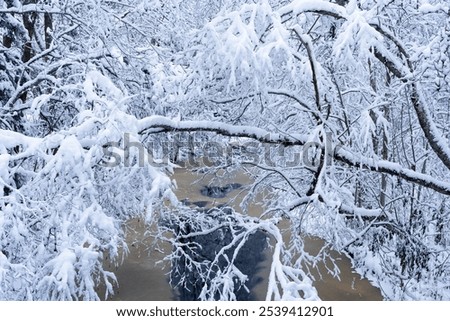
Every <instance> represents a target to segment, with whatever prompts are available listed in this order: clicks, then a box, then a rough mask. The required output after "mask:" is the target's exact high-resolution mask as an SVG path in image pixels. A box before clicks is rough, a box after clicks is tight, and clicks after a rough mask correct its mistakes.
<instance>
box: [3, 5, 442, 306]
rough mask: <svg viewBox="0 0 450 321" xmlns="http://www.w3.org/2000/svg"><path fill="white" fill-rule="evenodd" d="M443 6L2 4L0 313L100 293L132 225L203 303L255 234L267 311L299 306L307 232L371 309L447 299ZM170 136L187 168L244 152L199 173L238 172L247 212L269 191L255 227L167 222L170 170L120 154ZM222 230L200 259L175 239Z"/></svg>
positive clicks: (251, 221)
mask: <svg viewBox="0 0 450 321" xmlns="http://www.w3.org/2000/svg"><path fill="white" fill-rule="evenodd" d="M449 10H450V9H449V6H448V4H447V3H446V2H445V1H441V2H439V1H416V0H410V1H397V0H393V1H381V0H380V1H375V0H373V1H372V0H350V1H337V3H336V2H329V1H317V0H314V1H312V0H292V1H275V0H270V1H269V0H261V1H237V0H235V1H221V2H217V1H207V0H204V1H178V0H171V1H165V2H160V1H140V0H126V1H86V2H77V1H72V0H70V1H65V2H60V1H53V0H48V1H39V0H24V1H19V0H12V1H0V35H1V37H2V44H1V45H0V52H1V55H0V104H1V107H0V153H1V155H0V299H17V300H24V299H44V300H45V299H54V300H68V299H86V300H90V299H99V296H98V294H97V291H96V290H97V287H98V285H99V284H106V285H107V286H106V289H107V291H106V295H109V294H111V291H112V284H113V283H114V281H115V277H114V274H113V273H111V272H109V271H107V270H105V268H104V266H103V265H102V262H103V260H104V258H105V257H110V258H112V259H117V258H118V256H119V253H122V251H121V249H125V250H126V244H125V242H124V226H125V225H126V221H127V220H128V219H130V218H131V217H134V216H140V215H143V216H144V217H145V218H146V220H147V222H148V224H155V225H156V226H157V227H158V228H159V231H160V233H159V235H160V236H161V237H162V236H164V238H167V235H172V238H169V241H170V242H171V243H172V245H173V248H174V251H173V253H171V254H170V258H171V259H173V260H175V261H176V260H182V261H183V262H189V264H188V268H190V270H189V273H193V271H196V273H198V275H201V278H202V279H204V287H203V288H202V289H201V291H200V295H199V298H201V299H234V298H235V292H236V289H237V288H238V287H239V286H240V285H242V284H245V282H246V275H245V274H244V273H242V271H240V270H239V269H238V268H237V267H236V265H235V264H234V263H235V259H236V257H238V254H239V251H240V249H241V248H242V247H243V246H244V244H245V242H246V241H247V240H248V239H249V238H250V237H251V235H253V234H254V233H256V231H264V232H265V233H267V234H268V235H269V236H270V239H271V240H272V241H271V242H272V244H273V245H274V251H273V258H272V269H271V274H270V279H269V280H268V284H269V287H268V289H269V290H268V293H267V298H268V299H294V298H303V299H305V298H308V299H315V298H317V293H316V291H315V290H314V288H313V287H312V285H311V280H310V278H309V276H308V274H307V273H306V272H305V271H303V267H304V263H305V261H309V262H311V261H313V260H314V258H312V257H310V256H309V255H308V254H307V253H305V252H304V251H303V240H302V237H301V236H302V235H305V234H312V235H315V236H319V237H321V238H323V239H325V240H326V241H327V242H328V243H329V244H330V245H332V246H333V247H334V248H335V249H338V250H340V251H345V252H347V253H348V254H349V255H350V256H351V257H352V259H353V262H354V264H355V266H356V267H357V268H358V270H359V272H360V273H361V274H363V275H365V276H367V277H369V278H370V279H371V280H372V281H373V282H374V284H376V285H377V286H379V287H380V288H381V289H382V292H383V295H384V296H385V298H386V299H449V297H450V292H449V290H448V283H449V282H450V274H449V272H448V271H449V270H450V269H449V268H450V266H449V264H450V263H449V260H448V258H449V257H450V251H449V244H450V239H449V237H448V235H449V233H448V232H449V210H450V208H449V206H450V204H448V195H450V183H449V179H450V148H449V143H448V135H449V128H448V126H447V124H448V122H449V120H450V110H449V106H450V91H449V88H450V86H449V81H450V78H449V77H450V76H449V75H450V50H449V46H450V38H449V28H450V11H449ZM182 132H184V133H194V132H195V133H202V136H198V137H203V140H200V141H199V142H197V143H196V144H197V145H196V149H197V151H192V150H191V152H197V154H198V156H201V154H202V148H201V147H202V146H203V142H208V143H211V142H217V143H218V144H219V143H221V144H223V143H224V142H227V141H228V140H229V139H230V137H234V139H236V138H237V139H238V140H240V142H245V144H248V143H249V142H251V143H252V144H253V145H252V147H254V148H255V150H254V152H253V153H252V154H251V156H252V157H248V156H249V155H248V154H246V153H245V151H244V149H242V153H240V154H239V153H238V154H237V155H235V157H233V162H232V163H230V162H229V159H228V158H227V157H224V158H223V159H222V160H221V161H219V162H218V163H217V164H216V165H217V166H215V167H213V168H210V169H211V170H215V169H230V168H234V167H240V166H243V165H244V164H245V167H246V168H250V172H251V174H252V175H254V178H255V180H254V185H253V186H251V187H250V188H249V191H248V196H247V197H246V200H245V202H251V200H252V197H254V196H255V195H256V194H257V192H258V190H261V189H264V190H265V191H267V190H269V191H270V193H271V197H270V198H267V200H266V201H267V202H266V204H265V209H266V210H265V212H264V213H261V217H260V218H259V219H255V218H251V217H249V216H248V215H246V213H245V210H244V212H243V213H235V212H234V211H229V212H227V213H226V214H223V215H225V218H224V217H223V216H220V217H216V219H213V216H208V215H203V214H201V213H198V212H197V211H195V210H193V209H188V208H186V207H184V205H182V204H180V203H179V202H178V201H177V199H176V197H175V196H174V194H173V191H172V190H173V188H175V185H174V184H173V182H172V181H171V179H170V176H168V173H170V171H171V170H172V168H173V166H172V164H171V163H170V162H168V163H166V164H165V165H161V164H158V166H157V164H155V163H154V162H153V158H157V157H159V156H161V155H159V154H157V155H153V156H154V157H153V158H152V157H147V156H145V161H144V162H142V159H141V158H142V155H141V154H140V151H141V150H140V149H139V148H127V146H125V145H126V143H127V142H129V141H130V140H131V141H132V142H134V143H136V142H141V143H143V144H145V145H146V146H150V145H151V146H157V145H158V144H163V142H164V141H168V140H171V139H173V137H174V135H181V133H182ZM125 133H127V134H126V135H125ZM178 133H180V134H178ZM183 135H184V134H183ZM125 137H126V139H125ZM134 146H136V145H134ZM255 151H256V152H255ZM105 152H106V154H105ZM150 152H151V151H150ZM269 154H270V155H269ZM112 155H114V156H115V160H116V162H111V159H110V158H108V157H110V156H112ZM258 155H265V157H256V156H258ZM267 155H268V156H267ZM181 156H182V155H181ZM117 160H119V161H118V162H117ZM123 160H125V162H123ZM305 160H307V161H305ZM111 164H114V165H115V166H112V165H111ZM245 202H244V204H243V205H245ZM280 219H286V220H288V221H289V224H290V227H291V232H292V233H291V234H292V239H291V240H290V242H288V243H285V241H284V240H283V237H282V234H281V232H280V230H279V228H278V226H277V222H278V221H279V220H280ZM162 222H164V223H162ZM224 229H225V230H226V231H232V236H233V237H231V238H230V240H229V242H228V243H227V242H225V243H226V244H224V245H223V247H222V250H220V251H218V252H217V254H216V256H215V257H214V258H213V259H211V260H207V261H204V262H199V261H197V260H195V255H192V253H195V248H196V246H197V245H196V244H195V242H192V243H186V242H180V240H186V239H195V238H196V237H199V235H207V234H210V233H217V232H218V231H221V230H224ZM168 233H169V234H168ZM187 248H188V249H189V250H186V249H187ZM212 271H213V272H212ZM180 280H183V278H182V277H181V278H180V277H178V281H177V282H178V283H179V284H181V285H182V281H180ZM180 282H181V283H180ZM102 295H103V294H102Z"/></svg>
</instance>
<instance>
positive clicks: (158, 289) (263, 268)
mask: <svg viewBox="0 0 450 321" xmlns="http://www.w3.org/2000/svg"><path fill="white" fill-rule="evenodd" d="M172 178H173V179H174V180H176V183H177V186H178V188H177V190H176V191H175V193H176V195H177V197H178V198H179V199H180V200H185V201H186V203H188V204H192V205H193V206H200V207H207V208H213V207H215V206H219V205H223V204H227V205H229V206H231V207H233V208H234V209H235V210H240V207H239V204H240V203H241V201H242V199H243V197H244V196H245V191H246V189H245V187H246V186H248V185H249V184H250V183H251V179H250V178H249V176H248V175H246V173H245V171H244V170H239V171H235V172H233V173H222V174H220V173H219V174H218V175H217V174H216V175H212V174H199V173H195V172H193V171H191V170H189V169H186V168H179V169H176V170H175V173H174V175H173V177H172ZM228 184H234V187H235V188H234V189H231V191H227V193H226V195H215V196H216V197H209V196H207V195H203V194H202V192H201V190H202V188H204V187H205V186H226V185H228ZM238 184H239V185H238ZM239 186H241V187H239ZM218 192H219V193H220V192H221V191H218ZM224 194H225V193H224ZM217 196H224V197H217ZM261 198H264V195H262V196H261ZM247 213H248V215H251V216H260V215H261V213H262V206H261V204H258V203H257V202H254V203H252V204H250V205H249V206H248V207H247ZM287 224H288V222H283V221H282V222H280V226H281V227H283V225H286V226H287ZM153 241H154V240H153V239H152V238H151V237H148V236H145V226H144V224H143V222H141V221H139V220H137V219H135V220H132V221H130V222H128V226H127V244H128V246H129V249H130V253H129V254H128V255H127V257H126V258H125V260H124V262H123V263H122V264H121V265H120V266H119V267H118V268H116V271H115V274H116V276H117V280H118V283H119V287H116V288H115V295H114V296H113V297H112V298H111V300H124V301H171V300H177V299H179V297H178V296H177V294H176V293H174V291H173V290H172V289H171V287H170V285H169V282H168V274H169V273H170V264H169V262H165V263H161V261H162V260H163V258H164V257H165V256H166V255H167V254H168V253H170V251H171V248H170V245H169V244H162V245H160V246H159V247H158V248H155V246H154V242H153ZM323 245H324V242H323V240H321V239H318V238H311V237H306V238H305V249H306V250H307V251H308V252H309V253H311V254H313V255H314V254H317V253H318V252H319V251H320V250H321V249H322V247H323ZM264 252H265V253H263V254H264V256H263V257H265V258H266V259H263V260H261V261H260V262H258V266H257V273H256V274H255V275H254V276H252V278H253V279H255V280H257V282H254V283H255V284H254V286H253V287H252V289H251V292H252V299H255V300H264V299H265V295H266V291H267V283H266V282H264V280H267V278H268V275H269V270H270V260H269V258H270V249H266V250H265V251H264ZM330 255H331V257H332V258H333V259H334V260H335V262H336V264H337V266H338V268H339V270H340V274H339V279H338V278H335V277H333V276H332V275H331V274H330V273H329V272H328V270H327V268H326V266H325V264H327V262H325V263H321V265H319V266H318V269H311V274H312V276H313V278H314V279H315V281H314V286H315V287H316V289H317V291H318V293H319V297H320V298H321V299H322V300H327V301H339V300H373V301H375V300H382V296H381V293H380V290H379V289H378V288H376V287H374V286H372V285H371V284H370V282H369V281H368V280H367V279H364V278H361V276H360V275H359V274H357V273H356V272H355V271H354V270H353V268H352V264H351V261H350V259H349V258H347V257H346V256H345V255H343V254H340V253H338V252H336V251H330ZM328 263H329V262H328Z"/></svg>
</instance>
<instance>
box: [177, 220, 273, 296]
mask: <svg viewBox="0 0 450 321" xmlns="http://www.w3.org/2000/svg"><path fill="white" fill-rule="evenodd" d="M218 223H220V222H218ZM235 232H236V230H234V233H235ZM231 241H232V232H231V229H230V228H228V227H223V228H220V229H218V230H215V231H214V232H212V233H209V234H207V235H199V236H195V237H191V238H189V239H186V240H185V242H186V243H189V244H198V246H197V247H195V248H194V249H192V248H189V247H186V249H185V251H186V252H187V253H188V254H189V256H190V259H193V260H194V261H196V262H198V263H203V264H204V265H202V267H201V269H200V271H199V270H197V269H189V268H188V264H187V262H186V259H185V257H181V258H178V259H176V260H173V261H172V269H171V279H172V283H173V284H174V285H177V284H178V286H176V287H175V291H176V299H177V300H183V301H186V300H187V301H194V300H198V298H199V296H200V293H201V291H202V288H203V286H204V285H205V282H206V283H209V281H208V280H204V279H202V277H201V276H202V275H203V276H204V275H206V274H208V273H207V271H208V270H210V271H211V272H210V277H209V279H211V278H212V277H214V275H215V274H216V273H217V271H218V270H223V269H225V268H226V267H227V266H228V262H227V261H226V259H225V258H226V257H227V258H232V257H233V255H234V251H235V250H236V246H233V247H232V248H230V249H228V250H226V251H225V255H223V256H220V258H219V260H218V263H217V264H216V265H212V264H211V263H212V262H213V261H214V260H215V259H216V253H218V252H220V251H221V250H222V248H223V247H226V246H227V245H228V244H230V242H231ZM266 247H267V239H266V234H265V233H264V232H261V231H257V232H256V233H254V234H252V235H250V237H249V238H248V240H247V242H245V244H244V245H243V246H242V247H241V248H240V250H239V252H238V254H237V256H236V259H235V261H234V265H235V267H236V268H237V269H239V271H240V272H242V273H243V274H244V275H247V277H248V279H247V281H246V282H245V283H244V284H243V285H242V284H241V282H240V281H238V280H234V284H235V289H237V290H235V292H234V294H235V295H236V299H237V300H241V301H248V300H256V299H257V298H256V297H255V294H254V292H253V291H252V290H253V288H254V287H255V286H256V285H257V284H258V283H260V282H262V277H261V276H259V275H258V272H259V271H260V270H261V262H263V261H264V259H265V256H264V250H265V249H266ZM215 299H216V300H217V299H219V297H218V296H217V297H215Z"/></svg>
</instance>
